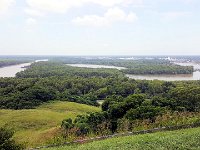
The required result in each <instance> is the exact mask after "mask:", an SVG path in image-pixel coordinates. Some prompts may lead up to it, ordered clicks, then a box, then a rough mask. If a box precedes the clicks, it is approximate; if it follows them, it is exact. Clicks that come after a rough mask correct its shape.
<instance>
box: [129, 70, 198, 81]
mask: <svg viewBox="0 0 200 150" xmlns="http://www.w3.org/2000/svg"><path fill="white" fill-rule="evenodd" d="M126 76H127V77H129V78H131V79H136V80H137V79H138V80H163V81H186V80H200V72H199V71H196V72H194V73H193V74H178V75H132V74H127V75H126Z"/></svg>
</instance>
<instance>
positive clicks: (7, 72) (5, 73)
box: [0, 59, 48, 77]
mask: <svg viewBox="0 0 200 150" xmlns="http://www.w3.org/2000/svg"><path fill="white" fill-rule="evenodd" d="M40 61H48V59H43V60H36V61H35V62H40ZM32 63H33V62H30V63H23V64H18V65H11V66H6V67H2V68H0V77H15V75H16V73H18V72H20V71H24V70H25V69H26V67H28V66H30V65H31V64H32Z"/></svg>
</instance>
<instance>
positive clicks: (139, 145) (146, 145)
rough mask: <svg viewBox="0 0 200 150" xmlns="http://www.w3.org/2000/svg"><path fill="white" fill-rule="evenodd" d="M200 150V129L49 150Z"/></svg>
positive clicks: (129, 137)
mask: <svg viewBox="0 0 200 150" xmlns="http://www.w3.org/2000/svg"><path fill="white" fill-rule="evenodd" d="M174 149H177V150H178V149H179V150H183V149H188V150H189V149H193V150H194V149H200V128H193V129H186V130H177V131H167V132H158V133H153V134H144V135H135V136H128V137H119V138H113V139H107V140H103V141H96V142H92V143H87V144H83V145H74V146H65V147H60V148H50V149H48V150H174Z"/></svg>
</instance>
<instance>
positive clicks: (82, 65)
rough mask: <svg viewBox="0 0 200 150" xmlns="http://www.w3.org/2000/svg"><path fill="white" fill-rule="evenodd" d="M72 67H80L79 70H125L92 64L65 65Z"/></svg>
mask: <svg viewBox="0 0 200 150" xmlns="http://www.w3.org/2000/svg"><path fill="white" fill-rule="evenodd" d="M66 65H68V66H72V67H80V68H107V69H118V70H122V69H126V68H125V67H117V66H106V65H93V64H66Z"/></svg>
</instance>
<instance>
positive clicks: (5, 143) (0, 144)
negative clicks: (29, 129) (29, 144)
mask: <svg viewBox="0 0 200 150" xmlns="http://www.w3.org/2000/svg"><path fill="white" fill-rule="evenodd" d="M13 134H14V132H13V131H11V130H8V129H5V128H0V150H21V149H23V147H22V145H19V144H17V143H15V141H14V140H13V139H12V136H13Z"/></svg>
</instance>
